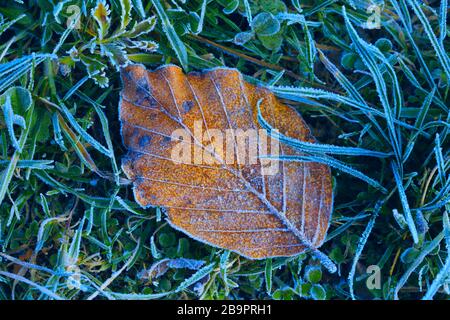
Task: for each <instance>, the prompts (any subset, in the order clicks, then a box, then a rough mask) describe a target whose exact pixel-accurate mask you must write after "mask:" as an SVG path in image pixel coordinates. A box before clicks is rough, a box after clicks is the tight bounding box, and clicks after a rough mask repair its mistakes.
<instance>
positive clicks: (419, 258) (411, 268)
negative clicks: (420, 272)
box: [393, 231, 444, 300]
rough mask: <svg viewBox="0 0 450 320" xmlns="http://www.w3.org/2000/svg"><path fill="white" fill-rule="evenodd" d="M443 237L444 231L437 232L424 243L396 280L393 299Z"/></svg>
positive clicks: (396, 298)
mask: <svg viewBox="0 0 450 320" xmlns="http://www.w3.org/2000/svg"><path fill="white" fill-rule="evenodd" d="M443 238H444V231H442V232H441V233H439V234H438V235H437V236H436V237H435V238H434V239H433V240H432V241H430V242H428V243H427V245H425V246H424V247H423V248H422V249H421V251H420V253H419V255H418V256H417V258H416V259H414V261H413V262H412V263H411V264H410V265H409V267H408V269H407V270H406V272H405V273H404V274H403V276H402V277H401V278H400V279H399V280H398V282H397V284H396V286H395V288H394V291H393V295H394V299H395V300H398V299H399V297H398V293H399V291H400V289H401V288H403V286H404V285H405V284H406V281H408V279H409V277H410V276H411V274H412V273H413V272H414V271H415V270H416V269H417V268H418V267H419V266H420V264H421V263H422V261H423V260H424V259H425V258H426V257H427V256H428V255H429V254H430V253H431V252H432V251H433V250H434V249H435V248H436V247H437V246H438V245H439V243H440V242H441V241H442V239H443Z"/></svg>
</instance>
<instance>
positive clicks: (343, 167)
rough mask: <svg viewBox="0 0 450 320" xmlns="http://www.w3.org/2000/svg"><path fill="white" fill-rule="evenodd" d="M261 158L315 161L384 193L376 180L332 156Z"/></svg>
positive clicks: (264, 156) (383, 189)
mask: <svg viewBox="0 0 450 320" xmlns="http://www.w3.org/2000/svg"><path fill="white" fill-rule="evenodd" d="M261 158H262V159H278V160H282V161H294V162H317V163H323V164H326V165H327V166H330V167H332V168H334V169H337V170H340V171H342V172H345V173H347V174H349V175H351V176H353V177H355V178H358V179H360V180H362V181H364V182H366V183H367V184H369V185H371V186H372V187H374V188H376V189H379V190H380V191H381V192H383V193H386V192H387V190H386V188H384V187H383V186H382V185H381V184H380V183H379V182H378V181H376V180H374V179H372V178H370V177H368V176H367V175H365V174H364V173H362V172H360V171H358V170H356V169H354V168H352V167H350V166H349V165H347V164H345V163H343V162H341V161H339V160H336V159H334V158H332V157H325V156H322V157H320V156H312V155H306V156H269V155H267V156H266V155H263V156H261Z"/></svg>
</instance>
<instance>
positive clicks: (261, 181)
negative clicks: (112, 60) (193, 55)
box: [120, 65, 335, 271]
mask: <svg viewBox="0 0 450 320" xmlns="http://www.w3.org/2000/svg"><path fill="white" fill-rule="evenodd" d="M121 73H122V80H123V84H124V88H123V91H122V94H121V98H122V99H121V104H120V120H121V121H122V135H123V139H124V143H125V145H126V147H127V148H128V154H127V156H126V157H125V158H124V159H123V164H122V167H123V170H124V172H125V173H126V175H127V176H128V178H129V179H131V180H132V181H133V183H134V195H135V199H136V201H137V202H138V203H139V204H140V205H141V206H143V207H148V206H161V207H164V208H165V209H166V213H167V215H168V221H169V223H170V224H171V225H172V226H173V227H174V228H176V229H178V230H181V231H183V232H185V233H186V234H188V235H190V236H191V237H193V238H195V239H198V240H200V241H203V242H206V243H209V244H211V245H214V246H217V247H221V248H225V249H229V250H232V251H235V252H238V253H239V254H241V255H243V256H246V257H249V258H253V259H261V258H267V257H276V256H292V255H297V254H299V253H301V252H304V251H305V250H312V251H313V252H314V253H315V254H316V255H317V256H318V257H319V258H321V259H322V260H323V261H325V262H330V261H329V260H327V258H326V257H325V256H324V255H323V254H322V253H320V252H319V251H318V250H317V247H319V246H320V245H321V244H322V243H323V241H324V238H325V235H326V231H327V229H328V224H329V219H330V214H331V207H332V188H331V174H330V170H329V168H328V167H327V166H326V165H323V164H319V163H315V162H280V161H279V160H273V159H272V160H269V159H261V158H258V157H256V159H255V161H254V162H251V161H234V160H235V155H236V154H237V158H240V159H242V156H244V157H245V158H246V159H247V158H250V157H251V156H250V154H249V156H248V157H247V156H246V155H239V150H241V152H244V153H245V152H249V148H252V147H253V148H256V149H257V150H259V151H260V152H261V153H262V154H263V155H267V154H268V153H269V152H268V151H267V149H268V148H267V146H268V145H269V142H268V141H267V140H266V139H265V138H268V137H267V131H266V129H262V127H261V124H260V123H259V121H258V118H257V115H258V107H259V109H260V112H261V114H262V116H263V117H264V118H265V119H267V121H268V122H270V124H271V125H272V127H273V128H276V129H277V130H279V131H280V132H282V133H283V134H284V135H286V136H290V137H293V138H296V139H299V140H302V141H308V142H314V141H315V139H314V138H313V137H312V135H311V133H310V131H309V129H308V127H307V126H306V124H305V122H304V121H303V119H302V118H301V116H300V115H299V114H298V113H297V112H296V111H295V110H293V109H291V108H290V107H288V106H286V105H283V104H281V103H280V102H279V101H278V100H277V99H276V98H275V96H274V95H273V94H272V93H271V92H270V91H269V90H267V89H265V88H261V87H257V86H254V85H252V84H249V83H246V82H244V81H243V80H242V75H241V74H240V73H239V72H238V71H237V70H235V69H227V68H219V69H214V70H211V71H207V72H204V73H201V74H198V73H195V74H188V75H185V74H184V73H183V72H182V70H181V69H180V68H179V67H177V66H173V65H169V66H164V67H162V68H159V69H157V70H156V71H153V72H149V71H147V70H146V69H145V68H144V67H143V66H140V65H132V66H128V67H127V68H126V69H122V72H121ZM198 126H201V128H200V129H199V127H198ZM202 128H205V130H207V128H208V129H209V130H207V131H206V133H204V135H203V138H202V137H200V138H198V135H199V134H202V133H203V130H202ZM211 129H217V130H214V131H211ZM179 130H182V133H183V134H184V138H185V139H187V140H184V138H183V136H181V137H182V139H180V137H179V136H177V134H179V133H180V131H179ZM226 130H228V132H229V137H230V131H231V130H234V131H231V132H232V133H231V135H232V136H233V134H234V132H236V134H237V132H241V133H242V132H247V133H248V132H250V139H251V132H252V130H255V131H256V132H258V134H259V135H260V136H259V139H257V140H251V141H252V142H253V143H251V144H250V143H249V144H247V142H248V140H247V139H248V138H249V137H247V138H244V139H245V140H244V143H245V145H244V148H243V149H241V147H242V143H241V144H240V145H239V144H238V142H237V140H235V139H234V138H233V139H229V144H228V147H227V146H225V147H226V148H228V151H230V150H235V151H236V154H235V153H233V152H231V153H232V158H231V159H230V158H228V156H227V158H226V159H227V160H231V161H225V157H224V154H223V151H225V150H226V148H223V144H222V142H223V141H222V142H218V141H219V140H220V135H219V133H218V132H224V135H225V134H226V132H225V131H226ZM239 130H240V131H239ZM173 133H175V135H172V134H173ZM216 135H217V136H216ZM212 136H214V139H213V137H212ZM180 140H181V141H180ZM272 143H273V141H271V142H270V144H271V147H270V153H276V152H277V149H276V147H274V146H273V145H272ZM186 146H187V147H188V149H187V150H184V151H185V153H184V155H185V156H187V158H183V159H181V160H178V159H177V158H174V157H172V156H173V155H174V154H175V155H178V153H177V150H178V151H179V150H180V149H179V148H184V147H186ZM191 147H192V148H191ZM221 147H222V149H221ZM246 147H248V148H247V149H246ZM192 149H194V153H192ZM221 150H222V151H221ZM278 151H279V153H280V154H282V155H298V154H299V152H298V151H295V150H294V149H293V148H291V147H289V146H287V145H281V146H280V148H279V150H278ZM181 153H183V152H181ZM191 156H194V159H192V157H191ZM199 157H200V159H199ZM270 166H272V167H271V168H272V169H273V171H270V170H268V167H270ZM327 267H329V269H330V270H332V271H334V270H335V269H334V268H333V267H334V266H333V265H332V263H329V264H328V265H327Z"/></svg>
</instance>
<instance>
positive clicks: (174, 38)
mask: <svg viewBox="0 0 450 320" xmlns="http://www.w3.org/2000/svg"><path fill="white" fill-rule="evenodd" d="M151 1H152V3H153V6H154V8H155V10H156V12H157V14H158V17H159V19H160V22H161V25H162V27H163V31H164V33H165V34H166V36H167V39H168V40H169V42H170V45H171V47H172V49H173V50H174V51H175V53H176V55H177V57H178V59H179V60H180V63H181V65H182V67H183V69H184V70H187V69H188V54H187V50H186V46H185V45H184V43H183V41H181V39H180V37H179V36H178V34H177V33H176V32H175V29H174V28H173V26H172V24H171V22H170V20H169V17H168V16H167V14H166V12H165V10H164V7H163V6H162V5H161V2H160V0H151Z"/></svg>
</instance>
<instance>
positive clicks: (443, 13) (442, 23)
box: [439, 0, 448, 47]
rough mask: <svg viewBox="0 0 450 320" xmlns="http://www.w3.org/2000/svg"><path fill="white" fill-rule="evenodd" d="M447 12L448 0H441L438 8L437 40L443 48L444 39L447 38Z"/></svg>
mask: <svg viewBox="0 0 450 320" xmlns="http://www.w3.org/2000/svg"><path fill="white" fill-rule="evenodd" d="M447 10H448V0H441V5H440V7H439V29H440V30H439V40H440V41H441V46H442V47H444V39H445V38H446V37H447Z"/></svg>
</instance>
